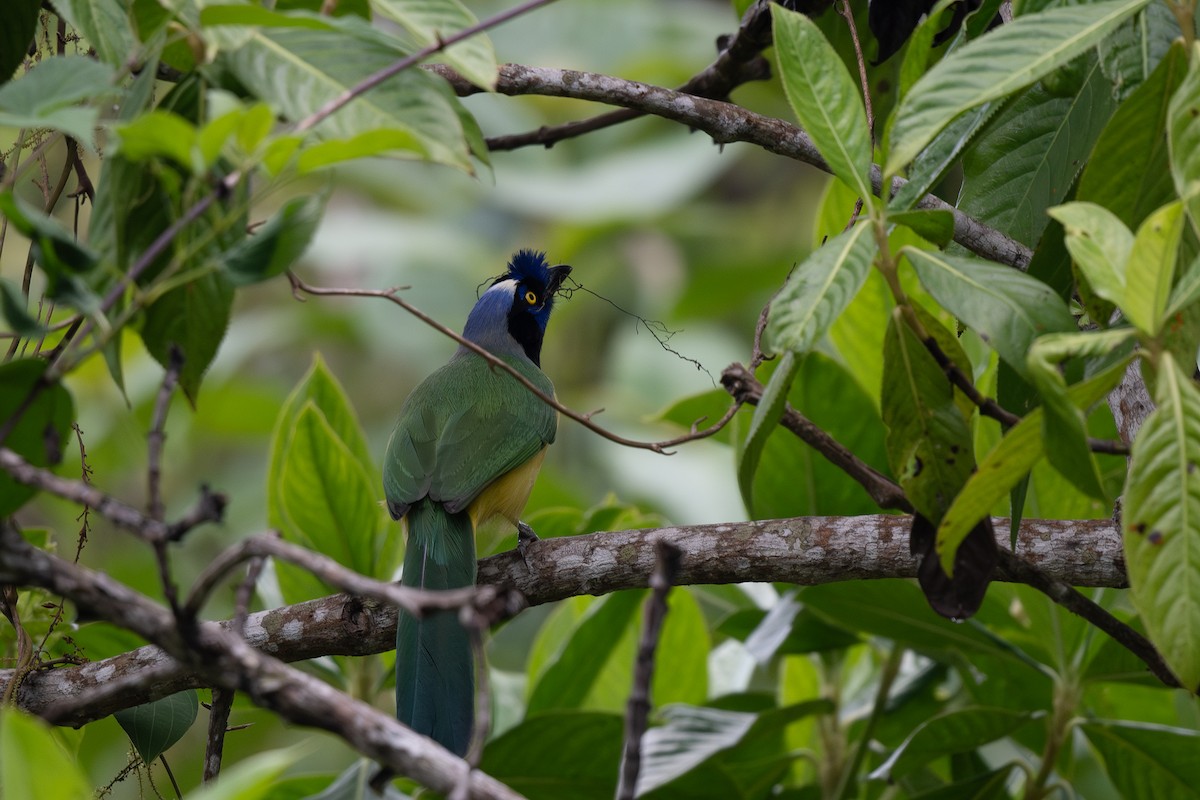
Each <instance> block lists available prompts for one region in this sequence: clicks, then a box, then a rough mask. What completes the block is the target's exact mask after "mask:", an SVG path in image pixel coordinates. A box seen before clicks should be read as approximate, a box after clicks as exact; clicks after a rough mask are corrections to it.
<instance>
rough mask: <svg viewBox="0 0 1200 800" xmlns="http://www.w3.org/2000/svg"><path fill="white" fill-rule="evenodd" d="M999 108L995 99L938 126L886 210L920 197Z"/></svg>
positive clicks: (912, 203) (901, 207)
mask: <svg viewBox="0 0 1200 800" xmlns="http://www.w3.org/2000/svg"><path fill="white" fill-rule="evenodd" d="M999 107H1000V104H999V103H998V102H991V103H984V104H983V105H981V106H978V107H976V108H973V109H971V110H970V111H967V112H965V113H963V114H961V115H960V116H959V117H958V118H957V119H955V120H954V121H952V122H951V123H950V124H949V125H947V126H946V127H945V128H943V129H942V132H941V133H939V134H938V135H937V136H935V137H934V138H933V140H932V141H931V142H930V143H929V145H928V146H927V147H925V149H924V150H922V151H921V152H920V154H919V155H918V156H917V157H916V159H915V160H914V161H913V162H912V164H911V165H909V168H908V182H907V183H905V184H904V185H902V186H901V187H900V189H899V190H897V191H896V192H895V194H893V195H892V199H891V202H889V203H888V209H889V210H891V211H901V212H902V211H905V210H907V209H910V208H912V207H913V206H915V205H916V204H917V202H918V201H920V200H921V198H923V197H924V196H925V195H926V194H928V193H929V190H930V189H932V188H933V187H934V185H935V184H936V183H937V182H938V181H939V180H941V178H942V176H943V175H945V174H946V171H947V170H949V169H950V167H952V166H954V165H956V164H957V163H958V162H959V157H960V156H961V155H962V153H963V151H964V150H965V149H966V148H967V146H968V145H969V144H970V143H971V142H972V140H974V138H975V136H976V135H977V134H978V133H979V131H981V130H982V129H983V127H984V125H985V124H987V121H988V120H989V119H991V118H992V115H993V114H995V113H996V111H997V109H998V108H999Z"/></svg>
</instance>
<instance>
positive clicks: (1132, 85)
mask: <svg viewBox="0 0 1200 800" xmlns="http://www.w3.org/2000/svg"><path fill="white" fill-rule="evenodd" d="M1180 33H1181V31H1180V29H1179V21H1178V20H1177V19H1176V18H1175V15H1174V14H1172V13H1171V9H1170V8H1169V7H1168V6H1167V4H1166V3H1151V4H1150V5H1148V6H1146V8H1144V9H1143V10H1142V11H1141V12H1140V13H1138V14H1137V15H1135V16H1134V17H1133V18H1132V19H1130V20H1129V21H1128V22H1126V23H1125V24H1123V25H1122V26H1121V27H1120V28H1118V29H1117V30H1116V31H1114V32H1113V34H1112V35H1111V36H1109V37H1108V38H1107V39H1105V40H1104V41H1102V42H1100V46H1099V47H1098V48H1097V54H1098V55H1099V57H1100V66H1101V68H1102V69H1103V70H1104V74H1105V75H1107V76H1108V78H1109V80H1111V81H1112V84H1113V89H1114V93H1115V95H1116V98H1117V100H1118V101H1122V102H1123V101H1125V100H1126V99H1127V98H1128V97H1129V96H1130V94H1131V93H1133V92H1135V91H1136V90H1137V89H1139V88H1141V86H1142V85H1143V84H1144V83H1145V82H1146V81H1147V80H1149V79H1150V76H1151V75H1152V74H1153V73H1154V70H1155V69H1156V68H1157V67H1158V66H1159V65H1160V64H1161V63H1162V61H1163V59H1164V58H1165V57H1166V54H1167V51H1168V50H1170V49H1171V45H1172V44H1173V43H1174V42H1175V41H1176V40H1178V39H1180V38H1181V37H1180ZM1175 49H1176V50H1180V51H1181V50H1182V49H1181V48H1175ZM1132 224H1136V222H1134V223H1132Z"/></svg>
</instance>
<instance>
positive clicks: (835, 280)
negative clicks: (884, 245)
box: [767, 223, 877, 352]
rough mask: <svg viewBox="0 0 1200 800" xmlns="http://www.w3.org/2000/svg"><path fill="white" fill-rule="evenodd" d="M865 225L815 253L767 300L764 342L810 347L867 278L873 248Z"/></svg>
mask: <svg viewBox="0 0 1200 800" xmlns="http://www.w3.org/2000/svg"><path fill="white" fill-rule="evenodd" d="M870 228H871V226H870V225H869V224H865V223H864V224H860V225H855V226H854V227H853V228H851V229H850V230H848V231H846V232H844V233H842V234H840V235H838V236H836V237H834V238H833V239H831V240H829V241H828V242H826V243H825V245H824V246H823V247H821V248H820V249H818V250H815V251H814V252H813V253H812V254H810V255H809V257H808V258H806V259H805V260H804V261H803V262H802V263H801V264H800V266H798V267H796V269H795V270H794V271H793V272H792V274H791V275H790V276H789V277H788V279H787V282H786V283H785V284H784V285H783V288H782V289H780V291H779V295H778V296H777V297H776V298H775V299H774V300H772V301H771V315H770V318H769V320H768V322H767V341H768V342H769V343H770V347H771V349H772V350H774V351H775V352H784V351H787V350H791V351H794V352H804V351H806V350H810V349H812V347H813V346H814V345H815V344H816V343H817V341H818V340H820V338H821V337H822V336H823V335H824V334H825V332H826V331H827V330H829V326H830V325H831V324H832V323H833V321H834V320H835V319H837V317H838V315H839V314H841V313H842V311H843V310H844V309H845V308H846V306H848V305H849V304H850V301H851V300H853V299H854V295H855V294H857V293H858V290H859V288H861V287H862V284H863V281H864V280H866V277H867V272H868V270H870V268H871V260H872V259H874V258H875V252H876V250H877V246H876V244H875V239H874V237H873V236H872V235H871V230H870Z"/></svg>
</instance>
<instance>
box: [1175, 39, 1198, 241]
mask: <svg viewBox="0 0 1200 800" xmlns="http://www.w3.org/2000/svg"><path fill="white" fill-rule="evenodd" d="M1190 55H1191V58H1190V59H1189V61H1190V62H1191V63H1190V66H1189V67H1188V71H1187V75H1185V76H1184V78H1183V83H1181V84H1180V85H1179V88H1178V89H1177V90H1176V91H1175V94H1173V95H1172V96H1171V104H1170V106H1169V108H1168V110H1167V141H1168V143H1169V145H1170V152H1171V176H1172V177H1173V178H1174V179H1175V191H1176V192H1177V193H1178V194H1179V197H1180V198H1181V199H1182V200H1183V201H1184V202H1185V203H1186V204H1187V209H1188V214H1190V215H1191V217H1192V224H1193V225H1195V226H1197V227H1200V43H1196V42H1193V43H1192V52H1191V54H1190Z"/></svg>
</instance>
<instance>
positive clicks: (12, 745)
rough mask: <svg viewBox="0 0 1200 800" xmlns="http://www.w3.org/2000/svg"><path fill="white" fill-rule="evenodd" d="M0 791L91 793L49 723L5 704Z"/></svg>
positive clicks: (80, 796) (69, 797) (69, 796)
mask: <svg viewBox="0 0 1200 800" xmlns="http://www.w3.org/2000/svg"><path fill="white" fill-rule="evenodd" d="M0 795H2V796H4V797H12V798H17V797H54V798H62V800H84V798H90V797H93V796H94V795H95V793H94V791H93V790H92V786H91V783H90V782H89V781H88V779H87V777H86V776H85V775H84V774H83V770H82V769H81V768H80V765H79V762H78V760H77V759H75V758H73V757H72V756H71V755H68V753H67V752H66V751H65V750H64V748H63V747H62V745H61V744H60V743H59V742H58V741H55V738H54V734H53V733H52V731H51V728H50V726H49V725H47V724H46V723H45V722H43V721H42V720H41V719H38V718H37V717H33V716H30V715H28V714H26V713H25V712H23V711H21V710H20V709H18V708H15V707H13V706H10V705H7V704H6V705H3V706H0Z"/></svg>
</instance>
